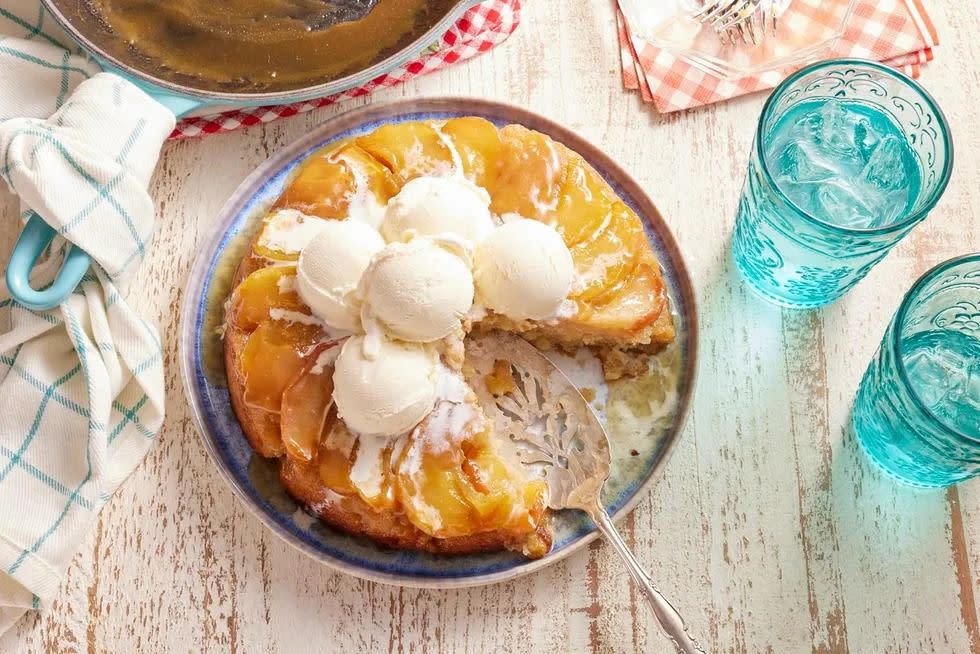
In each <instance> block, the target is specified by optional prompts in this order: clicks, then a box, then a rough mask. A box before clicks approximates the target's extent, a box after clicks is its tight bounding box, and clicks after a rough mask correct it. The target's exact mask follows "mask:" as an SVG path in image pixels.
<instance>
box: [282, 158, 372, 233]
mask: <svg viewBox="0 0 980 654" xmlns="http://www.w3.org/2000/svg"><path fill="white" fill-rule="evenodd" d="M332 154H333V153H332V151H327V152H318V153H316V154H314V155H313V156H311V157H310V158H309V159H307V160H306V162H305V163H304V164H303V165H302V167H301V168H300V169H299V173H297V175H296V177H294V178H293V181H291V182H290V183H289V186H287V187H286V189H285V190H284V191H283V192H282V195H280V196H279V199H278V200H277V201H276V204H275V207H274V208H276V209H296V210H298V211H302V212H303V213H305V214H307V215H310V216H319V217H320V218H346V217H347V207H348V204H349V201H350V197H351V196H352V195H353V194H354V193H355V192H356V191H357V180H356V179H355V177H354V173H353V172H352V171H351V167H350V164H348V163H347V162H346V161H343V160H340V159H336V158H334V157H333V156H331V155H332Z"/></svg>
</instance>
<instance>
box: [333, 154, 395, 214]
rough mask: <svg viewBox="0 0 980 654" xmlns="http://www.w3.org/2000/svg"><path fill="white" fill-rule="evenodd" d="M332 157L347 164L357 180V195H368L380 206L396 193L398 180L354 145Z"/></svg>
mask: <svg viewBox="0 0 980 654" xmlns="http://www.w3.org/2000/svg"><path fill="white" fill-rule="evenodd" d="M333 157H334V158H335V159H337V160H342V161H345V162H347V164H348V165H349V166H350V167H351V171H352V172H353V173H354V177H355V179H357V193H358V194H361V193H368V194H370V195H372V196H373V197H374V200H375V201H377V203H378V204H380V205H382V206H383V205H385V204H387V203H388V200H390V199H391V197H392V196H393V195H395V194H396V193H398V188H399V184H398V180H397V179H395V176H394V175H392V174H391V171H390V170H388V169H387V168H385V166H384V165H383V164H381V163H380V162H379V161H378V160H377V159H375V158H374V157H372V156H371V155H369V154H368V153H367V152H365V151H364V150H363V149H361V148H359V147H358V146H356V145H353V144H348V145H345V146H344V147H342V148H340V149H338V150H337V151H336V153H335V154H334V155H333Z"/></svg>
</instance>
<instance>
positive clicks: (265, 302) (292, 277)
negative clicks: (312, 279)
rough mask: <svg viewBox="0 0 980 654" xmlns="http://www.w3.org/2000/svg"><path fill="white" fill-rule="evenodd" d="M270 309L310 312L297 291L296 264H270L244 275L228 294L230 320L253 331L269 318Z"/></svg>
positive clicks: (240, 327)
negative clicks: (229, 296)
mask: <svg viewBox="0 0 980 654" xmlns="http://www.w3.org/2000/svg"><path fill="white" fill-rule="evenodd" d="M272 309H282V310H284V311H295V312H297V313H302V314H306V315H309V314H310V310H309V308H307V306H306V305H305V304H303V301H302V300H301V299H300V297H299V293H297V292H296V266H269V267H267V268H261V269H259V270H256V271H255V272H253V273H252V274H251V275H249V276H248V277H246V278H245V279H244V280H243V281H242V283H241V284H239V285H238V288H236V289H235V292H234V293H233V294H232V296H231V313H230V320H231V323H232V324H233V325H234V326H236V327H238V328H239V329H242V330H244V331H252V330H253V329H255V328H256V327H258V325H259V323H260V322H262V321H263V320H268V319H269V318H270V311H271V310H272Z"/></svg>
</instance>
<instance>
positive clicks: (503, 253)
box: [473, 218, 575, 320]
mask: <svg viewBox="0 0 980 654" xmlns="http://www.w3.org/2000/svg"><path fill="white" fill-rule="evenodd" d="M574 274H575V266H574V264H573V262H572V255H571V254H570V253H569V251H568V248H567V247H566V246H565V242H564V241H563V240H562V238H561V236H560V235H559V234H558V232H556V231H555V230H554V228H552V227H550V226H548V225H546V224H544V223H542V222H538V221H537V220H529V219H527V218H517V219H514V220H511V221H509V222H506V223H504V224H503V225H501V226H500V227H497V228H496V229H495V230H494V231H493V233H492V234H491V235H490V236H489V237H487V239H486V240H484V241H483V242H482V243H481V244H480V245H479V246H477V248H476V252H475V253H474V256H473V279H474V281H475V282H476V289H477V293H478V298H479V300H480V301H481V302H482V303H483V304H484V305H486V306H487V307H488V308H490V309H493V310H494V311H495V312H497V313H500V314H503V315H505V316H507V317H508V318H512V319H514V320H525V319H531V320H544V319H546V318H551V317H554V316H555V315H556V314H557V313H558V311H559V308H560V307H561V305H562V302H563V301H564V300H565V298H566V297H567V296H568V291H569V289H570V288H571V286H572V279H573V276H574Z"/></svg>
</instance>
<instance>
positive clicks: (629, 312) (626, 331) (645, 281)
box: [573, 262, 674, 343]
mask: <svg viewBox="0 0 980 654" xmlns="http://www.w3.org/2000/svg"><path fill="white" fill-rule="evenodd" d="M600 299H601V300H603V302H602V303H601V304H598V305H597V306H594V307H592V308H590V309H589V310H588V312H583V313H582V314H581V316H579V315H577V316H575V317H574V318H573V321H578V320H583V321H586V322H588V324H589V325H591V326H595V327H598V328H600V329H604V330H607V331H612V330H620V332H621V333H622V334H623V335H624V336H629V335H631V334H633V333H635V332H637V331H639V330H641V329H643V328H644V327H646V326H647V325H650V324H651V323H653V322H654V321H655V320H657V319H658V318H660V317H662V316H663V317H666V318H668V319H667V320H664V321H663V323H664V324H663V327H662V328H661V329H660V330H659V333H656V334H654V335H653V338H654V340H655V341H657V342H663V343H667V342H670V341H671V340H672V339H673V337H674V327H673V321H672V320H669V315H670V314H669V312H667V303H668V299H667V290H666V288H665V287H664V283H663V279H662V278H661V277H660V275H659V274H658V273H657V271H656V270H655V269H654V268H653V266H652V265H651V264H649V263H646V262H642V263H640V264H639V265H637V266H636V269H635V270H633V272H632V273H631V274H630V275H629V277H628V278H627V279H626V280H625V282H624V283H623V284H622V285H620V286H619V287H617V288H616V289H615V291H614V292H612V293H610V294H609V295H608V296H606V295H605V294H604V295H602V296H600Z"/></svg>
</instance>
